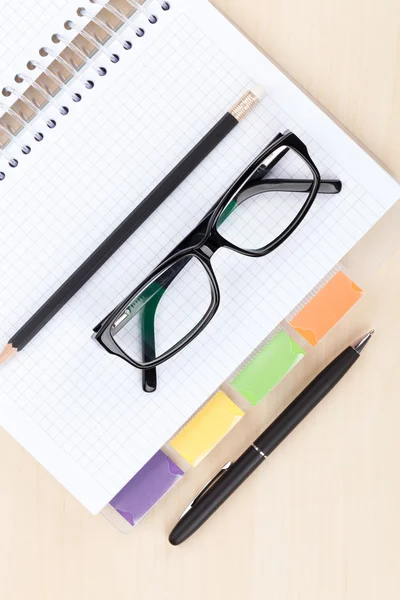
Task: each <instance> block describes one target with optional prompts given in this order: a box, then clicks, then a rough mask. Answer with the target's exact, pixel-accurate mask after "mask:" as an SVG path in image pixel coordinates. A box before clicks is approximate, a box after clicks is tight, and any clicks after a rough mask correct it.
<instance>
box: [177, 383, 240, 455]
mask: <svg viewBox="0 0 400 600" xmlns="http://www.w3.org/2000/svg"><path fill="white" fill-rule="evenodd" d="M243 415H244V412H243V411H242V410H241V409H240V408H239V407H238V406H236V404H235V403H234V402H232V400H230V398H228V396H227V395H226V394H224V392H218V393H217V394H215V396H214V397H213V398H212V399H211V400H210V401H209V402H208V403H207V404H206V405H205V406H204V408H202V409H201V411H200V412H199V413H198V414H197V415H196V416H195V417H193V419H192V420H191V421H189V423H188V424H187V425H185V427H184V428H183V429H182V431H180V432H179V433H178V434H177V435H176V436H175V437H174V439H173V440H172V441H171V442H170V445H171V446H172V448H174V449H175V450H176V451H177V452H179V454H180V455H181V456H182V457H183V458H184V459H185V460H186V461H187V462H188V463H189V464H191V465H192V466H196V465H198V464H199V463H200V462H201V461H202V460H203V458H205V457H206V456H207V454H208V453H209V452H211V450H212V449H213V448H214V447H215V446H216V445H217V444H218V442H220V440H222V438H223V437H224V436H225V435H226V434H227V433H228V432H229V431H230V430H231V429H232V428H233V427H234V426H235V425H236V424H237V423H238V422H239V421H240V419H241V418H242V417H243Z"/></svg>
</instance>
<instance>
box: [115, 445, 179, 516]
mask: <svg viewBox="0 0 400 600" xmlns="http://www.w3.org/2000/svg"><path fill="white" fill-rule="evenodd" d="M183 474H184V473H183V471H181V469H180V468H179V467H178V466H177V465H176V464H175V463H174V462H173V461H172V460H171V459H170V458H168V456H166V455H165V454H164V452H161V450H159V451H158V452H157V454H155V455H154V456H153V458H151V459H150V460H149V462H148V463H146V464H145V465H144V467H143V468H142V469H141V470H140V471H139V472H138V473H136V475H135V477H133V478H132V479H131V480H130V482H129V483H127V484H126V486H125V487H124V488H123V489H122V490H121V491H120V492H119V493H118V494H117V495H116V496H115V498H113V499H112V500H111V502H110V504H111V506H112V507H113V508H115V510H117V511H118V512H119V514H120V515H122V516H123V517H124V519H126V520H127V521H128V523H130V524H131V525H132V526H133V525H137V524H138V523H139V521H140V520H141V519H143V517H144V516H145V515H146V514H147V513H148V512H149V510H151V509H152V508H153V506H154V505H155V504H157V502H158V501H159V500H161V498H162V497H163V496H164V494H165V493H166V492H168V490H170V489H171V488H172V487H173V486H174V485H175V484H176V483H177V482H178V481H179V479H180V478H181V477H182V475H183Z"/></svg>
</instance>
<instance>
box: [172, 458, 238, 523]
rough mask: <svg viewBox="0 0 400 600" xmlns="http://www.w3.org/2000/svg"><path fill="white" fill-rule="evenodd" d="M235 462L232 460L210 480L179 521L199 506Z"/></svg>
mask: <svg viewBox="0 0 400 600" xmlns="http://www.w3.org/2000/svg"><path fill="white" fill-rule="evenodd" d="M232 465H233V462H232V461H231V460H230V461H228V462H227V463H226V465H224V466H223V467H221V468H220V470H219V471H218V472H217V473H216V474H215V475H214V476H213V477H212V479H210V481H209V482H208V483H206V485H205V486H204V487H202V488H201V490H200V491H199V493H198V494H196V496H195V497H194V498H193V500H191V502H190V504H189V505H188V506H187V507H186V508H185V510H184V511H183V513H182V514H181V516H180V517H179V521H180V520H181V519H182V517H184V516H185V515H186V514H187V513H188V512H189V511H190V510H192V508H193V506H195V505H196V504H197V502H198V501H199V500H200V499H201V498H203V496H205V494H207V492H208V491H209V490H210V489H211V488H212V487H213V485H214V484H215V483H216V482H217V481H218V480H219V479H221V477H223V476H224V475H225V473H226V472H227V471H228V470H229V469H230V468H231V466H232Z"/></svg>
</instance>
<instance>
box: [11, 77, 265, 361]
mask: <svg viewBox="0 0 400 600" xmlns="http://www.w3.org/2000/svg"><path fill="white" fill-rule="evenodd" d="M263 95H264V91H263V89H262V88H261V87H260V86H256V87H254V88H253V89H252V90H250V91H248V92H246V94H245V95H244V96H243V97H242V98H241V99H240V100H239V101H238V102H237V103H236V104H235V106H234V107H233V108H232V109H231V110H229V111H228V112H227V113H226V114H225V115H224V116H223V117H222V118H221V119H220V120H219V121H218V123H217V124H216V125H214V127H213V128H212V129H211V130H210V131H209V132H208V133H207V134H206V135H205V136H204V137H203V139H202V140H201V141H200V142H199V143H198V144H197V145H196V146H195V147H194V148H193V149H192V150H191V151H190V152H189V154H187V155H186V156H185V158H183V159H182V160H181V161H180V162H179V164H177V165H176V167H174V169H173V170H172V171H171V172H170V173H169V174H168V175H167V176H166V177H165V178H164V179H163V180H162V181H161V183H159V184H158V185H157V187H156V188H154V190H153V191H152V192H150V194H149V195H148V196H147V197H146V198H145V199H144V200H143V201H142V202H141V203H140V204H139V205H138V206H137V207H136V208H135V209H134V210H133V211H132V212H131V213H130V215H129V216H128V217H126V219H125V220H124V221H122V223H121V224H120V225H119V226H118V227H117V228H116V229H115V230H114V231H113V232H112V233H111V234H110V235H109V236H108V237H107V239H105V240H104V242H102V244H100V246H99V247H98V248H97V249H96V250H95V251H94V252H93V253H92V254H91V255H90V256H89V257H88V258H87V259H86V260H85V261H84V262H83V263H82V265H81V266H80V267H79V268H78V269H77V270H76V271H75V272H74V273H73V274H72V275H71V276H70V277H69V278H68V279H67V280H66V281H65V282H64V283H63V284H62V285H61V286H60V287H59V288H58V290H57V291H56V292H55V293H54V294H53V295H52V296H51V297H50V298H49V299H48V300H47V301H46V302H45V303H44V304H43V305H42V306H41V308H39V310H38V311H37V312H36V313H35V314H34V315H33V316H32V317H31V318H30V319H29V320H28V321H27V322H26V323H25V324H24V325H23V326H22V327H21V329H19V331H17V333H15V334H14V335H13V336H12V337H11V338H10V340H9V342H8V343H7V345H6V346H5V348H4V350H3V351H2V352H1V354H0V363H3V362H5V361H6V360H7V359H8V358H11V357H12V356H15V355H16V354H17V352H19V351H21V350H22V349H23V348H24V347H25V346H26V345H27V344H28V343H29V342H30V341H31V340H32V339H33V338H34V337H35V336H36V335H37V334H38V333H39V331H40V330H41V329H42V328H43V327H44V326H45V325H46V324H47V323H48V322H49V321H50V320H51V319H52V318H53V317H54V315H56V314H57V313H58V311H59V310H61V308H62V307H63V306H64V305H65V304H66V303H67V302H68V301H69V300H70V299H71V298H72V297H73V296H74V295H75V294H76V293H77V291H78V290H80V289H81V288H82V286H83V285H85V283H87V281H89V279H90V278H91V277H92V275H94V273H96V271H98V270H99V269H100V267H101V266H102V265H104V263H105V262H106V261H107V260H108V259H109V258H110V257H111V256H112V255H113V254H114V252H116V251H117V250H118V249H119V248H120V247H121V246H122V244H124V242H126V241H127V240H128V239H129V237H130V236H131V235H132V234H133V233H134V232H135V231H136V230H137V229H138V228H139V227H140V225H142V224H143V223H144V222H145V221H146V219H148V217H149V216H150V215H151V214H152V213H153V212H154V211H155V210H156V209H157V208H158V207H159V206H160V205H161V204H162V203H163V202H164V200H166V198H167V197H168V196H169V195H170V194H172V192H173V191H174V190H176V188H177V187H178V186H179V185H180V184H181V183H182V182H183V181H184V180H185V179H186V177H188V176H189V175H190V173H192V172H193V171H194V169H195V168H196V167H197V166H198V165H199V164H200V163H201V162H202V161H203V160H204V159H205V158H206V157H207V156H208V155H209V154H210V152H212V150H214V148H216V146H218V144H219V143H220V142H221V141H222V140H223V139H224V138H225V137H226V136H227V135H228V134H229V133H230V132H231V131H232V129H234V128H235V127H236V125H238V123H239V122H240V121H241V120H242V119H243V118H244V117H245V116H246V115H247V113H248V112H250V111H251V109H252V108H253V107H254V106H255V105H256V104H258V102H259V101H260V100H261V98H262V97H263Z"/></svg>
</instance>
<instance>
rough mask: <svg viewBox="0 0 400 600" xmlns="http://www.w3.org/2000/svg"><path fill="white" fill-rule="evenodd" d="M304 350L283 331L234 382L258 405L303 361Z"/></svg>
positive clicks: (241, 392) (237, 388) (235, 386)
mask: <svg viewBox="0 0 400 600" xmlns="http://www.w3.org/2000/svg"><path fill="white" fill-rule="evenodd" d="M305 353H306V352H305V350H303V348H301V347H300V346H299V345H298V344H296V342H294V341H293V340H292V338H291V337H290V336H289V335H288V334H287V333H286V331H280V332H279V333H277V334H276V335H275V336H274V337H273V339H272V340H271V341H270V342H268V344H267V345H266V346H264V348H263V349H262V350H261V351H260V352H259V353H258V354H257V356H256V357H255V358H253V359H252V361H251V362H250V363H249V364H248V365H246V366H245V367H244V369H243V370H242V371H241V372H240V373H239V375H237V376H236V377H235V379H234V380H233V381H232V383H231V385H232V386H233V387H234V388H235V390H237V391H238V392H240V394H242V396H244V397H245V398H246V400H248V401H249V402H250V403H251V404H253V405H254V406H256V405H257V404H259V403H260V402H261V400H262V399H263V398H264V397H265V396H266V395H267V394H268V393H269V392H270V391H271V390H272V389H273V388H274V387H275V386H276V385H277V384H278V383H279V382H280V381H281V380H282V379H283V378H284V377H285V375H287V374H288V373H289V371H291V370H292V369H293V367H294V366H295V365H297V363H298V362H300V361H301V359H302V358H303V356H304V355H305Z"/></svg>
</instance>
